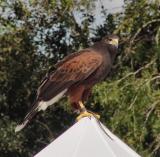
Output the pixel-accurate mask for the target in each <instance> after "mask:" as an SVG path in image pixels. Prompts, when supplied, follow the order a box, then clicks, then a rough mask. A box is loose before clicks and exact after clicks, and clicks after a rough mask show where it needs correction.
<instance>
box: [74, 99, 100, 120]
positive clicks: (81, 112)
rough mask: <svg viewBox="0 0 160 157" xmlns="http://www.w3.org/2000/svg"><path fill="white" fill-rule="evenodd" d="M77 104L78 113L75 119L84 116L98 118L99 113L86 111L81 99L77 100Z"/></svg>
mask: <svg viewBox="0 0 160 157" xmlns="http://www.w3.org/2000/svg"><path fill="white" fill-rule="evenodd" d="M79 106H80V115H79V116H78V117H77V118H76V120H77V121H79V120H80V119H82V118H84V117H95V118H97V119H100V115H98V114H96V113H94V112H91V111H87V110H86V108H85V106H84V104H83V103H82V101H79Z"/></svg>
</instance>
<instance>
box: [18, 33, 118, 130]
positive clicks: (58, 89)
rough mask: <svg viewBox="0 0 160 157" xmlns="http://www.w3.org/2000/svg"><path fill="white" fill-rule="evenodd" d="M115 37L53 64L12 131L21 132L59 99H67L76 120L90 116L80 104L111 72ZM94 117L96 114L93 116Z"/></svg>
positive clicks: (115, 47)
mask: <svg viewBox="0 0 160 157" xmlns="http://www.w3.org/2000/svg"><path fill="white" fill-rule="evenodd" d="M118 40H119V38H118V36H116V35H108V36H105V37H104V38H102V40H101V41H99V42H96V43H94V44H93V45H92V46H91V47H89V48H86V49H83V50H80V51H79V52H77V53H72V54H70V55H68V56H67V57H65V58H64V59H63V60H61V61H60V62H58V63H57V64H56V66H55V67H56V70H55V71H53V72H51V73H50V74H49V75H48V76H47V77H46V78H45V79H44V80H43V81H42V83H41V84H40V87H39V88H38V90H37V98H36V100H35V102H34V104H33V108H32V109H31V111H30V112H29V113H28V114H27V115H26V117H25V118H24V121H23V122H22V123H21V124H20V125H18V126H17V127H16V128H15V131H16V132H18V131H20V130H21V129H23V128H24V127H25V126H26V124H27V123H28V122H30V120H31V119H32V117H33V116H34V115H35V114H36V113H37V112H38V111H40V110H46V108H47V107H48V106H50V105H53V104H54V103H55V102H57V101H58V100H59V99H61V98H62V97H63V96H68V98H69V100H70V103H71V106H72V107H73V108H74V109H76V110H79V111H80V115H79V117H78V118H77V119H80V118H82V117H84V116H91V115H93V114H94V113H93V112H89V111H87V110H86V108H85V106H84V105H83V102H85V101H87V99H88V97H89V96H90V94H91V90H92V87H93V86H94V85H95V84H96V83H99V82H101V81H103V80H104V79H105V77H106V76H107V75H108V73H109V72H110V70H111V67H112V64H113V61H114V59H115V56H116V54H117V49H118ZM94 116H97V117H98V115H96V114H95V115H94Z"/></svg>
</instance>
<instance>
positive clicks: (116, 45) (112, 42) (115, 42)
mask: <svg viewBox="0 0 160 157" xmlns="http://www.w3.org/2000/svg"><path fill="white" fill-rule="evenodd" d="M110 44H112V45H113V46H115V47H117V48H118V39H112V41H111V42H110Z"/></svg>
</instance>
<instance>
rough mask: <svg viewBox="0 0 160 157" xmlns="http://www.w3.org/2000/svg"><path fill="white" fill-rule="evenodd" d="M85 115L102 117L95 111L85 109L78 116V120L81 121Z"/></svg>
mask: <svg viewBox="0 0 160 157" xmlns="http://www.w3.org/2000/svg"><path fill="white" fill-rule="evenodd" d="M84 117H95V118H97V119H100V115H98V114H96V113H93V112H90V111H89V112H88V111H84V112H81V113H80V115H79V116H78V117H77V118H76V120H77V121H79V120H80V119H82V118H84Z"/></svg>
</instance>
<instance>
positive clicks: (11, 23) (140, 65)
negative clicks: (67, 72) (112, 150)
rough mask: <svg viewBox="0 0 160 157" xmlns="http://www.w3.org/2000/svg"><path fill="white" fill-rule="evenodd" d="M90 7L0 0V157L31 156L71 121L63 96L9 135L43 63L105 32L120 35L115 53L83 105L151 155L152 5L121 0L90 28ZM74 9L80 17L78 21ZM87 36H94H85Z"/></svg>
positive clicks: (157, 129)
mask: <svg viewBox="0 0 160 157" xmlns="http://www.w3.org/2000/svg"><path fill="white" fill-rule="evenodd" d="M93 8H94V1H92V2H91V1H72V0H61V1H56V0H51V1H46V0H45V1H44V0H41V1H37V0H31V1H27V3H25V2H24V1H19V0H17V1H0V14H1V16H0V26H1V27H0V54H1V55H0V88H1V90H0V119H1V120H0V125H1V128H0V139H1V141H0V156H3V157H5V156H6V157H9V156H16V157H18V156H24V157H25V156H26V157H28V156H32V155H33V154H35V153H37V152H38V151H40V150H41V149H42V148H43V147H44V146H46V145H47V144H48V143H49V142H51V141H52V140H53V139H55V138H56V137H57V136H58V135H60V134H61V133H62V132H63V131H64V130H66V129H67V128H68V127H69V126H71V125H72V124H73V123H74V118H75V115H74V114H73V113H72V110H71V109H70V107H69V105H68V102H67V101H66V99H63V100H62V101H60V102H59V103H57V104H56V106H52V107H50V108H49V109H48V110H47V111H46V112H45V113H42V112H41V113H39V114H38V115H37V116H36V117H35V119H34V120H33V121H32V122H31V124H30V125H28V127H27V128H25V129H24V130H23V131H22V132H20V133H19V134H15V133H14V127H15V126H16V124H17V122H18V121H20V120H22V119H23V117H24V115H25V114H26V113H27V110H28V109H29V108H30V107H31V104H32V102H33V100H34V98H35V95H36V94H35V93H36V89H37V87H38V85H39V83H40V80H41V79H42V78H43V76H44V75H45V73H47V72H48V71H49V68H51V69H54V64H55V63H56V62H57V61H58V60H59V59H61V58H63V57H64V56H66V55H67V54H68V53H72V52H73V51H75V50H78V49H80V48H83V47H87V46H88V45H89V44H90V43H91V42H92V40H94V41H95V40H97V39H99V38H101V37H102V36H103V35H105V34H109V33H113V32H115V33H117V34H119V36H120V47H119V51H120V54H119V56H118V57H117V60H116V63H115V65H114V67H113V70H112V72H111V74H110V76H108V79H107V80H106V81H105V82H103V83H101V84H99V85H96V86H95V88H94V90H93V96H92V97H91V98H90V100H89V102H87V107H88V109H91V110H93V111H95V112H98V113H100V114H101V120H102V121H103V123H104V124H106V126H107V127H109V128H110V129H111V130H112V131H113V132H114V133H115V134H116V135H118V136H120V137H121V138H122V139H123V140H124V141H125V142H126V143H128V144H129V145H130V146H131V147H133V149H135V150H136V151H137V152H139V153H140V154H141V155H142V156H144V157H150V156H154V157H158V156H159V154H160V75H159V72H160V60H159V58H160V46H159V41H160V19H159V17H160V12H159V3H158V2H157V1H156V0H155V1H146V0H138V1H130V0H126V1H125V5H124V12H123V13H119V14H109V15H108V14H107V12H106V13H104V12H103V13H104V15H105V16H106V20H105V21H104V24H103V25H101V26H98V27H97V28H96V30H95V31H93V29H92V27H93V22H94V17H93V15H92V13H91V10H92V9H93ZM142 10H143V11H142ZM75 11H76V12H78V14H81V15H82V22H81V24H79V23H78V22H77V20H76V18H75V16H74V12H75ZM94 29H95V28H94ZM91 33H93V34H94V35H95V36H96V37H95V38H93V39H91V38H90V34H91ZM23 111H24V112H23ZM64 117H65V118H64Z"/></svg>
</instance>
